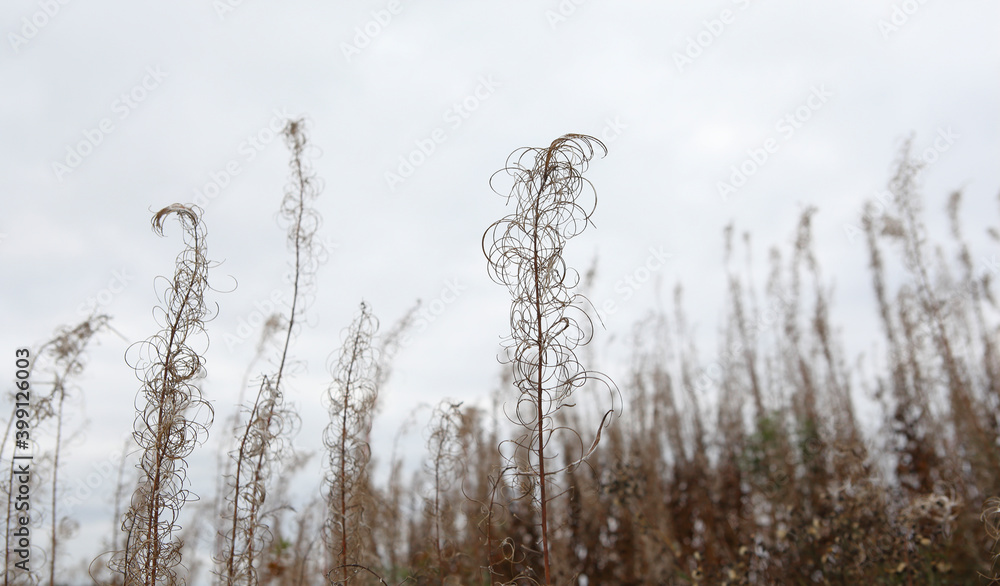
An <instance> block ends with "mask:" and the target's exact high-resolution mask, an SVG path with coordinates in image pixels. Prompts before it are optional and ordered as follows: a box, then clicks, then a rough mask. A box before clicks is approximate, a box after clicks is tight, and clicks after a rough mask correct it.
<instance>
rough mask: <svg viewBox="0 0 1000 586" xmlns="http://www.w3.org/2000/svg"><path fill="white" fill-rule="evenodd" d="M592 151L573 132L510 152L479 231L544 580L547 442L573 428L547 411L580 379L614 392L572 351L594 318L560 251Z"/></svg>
mask: <svg viewBox="0 0 1000 586" xmlns="http://www.w3.org/2000/svg"><path fill="white" fill-rule="evenodd" d="M597 151H602V152H605V153H606V152H607V149H606V148H605V146H604V144H603V143H602V142H601V141H599V140H597V139H596V138H594V137H591V136H585V135H581V134H567V135H565V136H563V137H561V138H558V139H556V140H555V141H553V142H552V144H551V145H549V146H548V147H547V148H523V149H519V150H517V151H514V153H513V154H511V156H510V157H509V158H508V160H507V165H506V166H505V167H504V168H503V169H501V170H500V171H498V172H497V173H496V174H494V176H493V179H491V181H490V184H491V186H492V185H493V184H494V180H495V179H496V178H497V177H498V175H500V174H503V173H506V174H507V175H509V176H511V177H512V178H513V185H512V187H511V189H510V192H509V195H508V196H507V197H508V201H509V200H510V199H514V200H515V201H516V205H517V208H516V210H515V212H514V213H513V214H511V215H509V216H506V217H504V218H502V219H501V220H499V221H497V222H495V223H494V224H493V225H491V226H490V227H489V229H487V230H486V233H485V234H484V235H483V252H484V254H485V255H486V257H487V259H488V261H489V265H488V266H489V274H490V277H491V278H492V279H493V280H494V281H496V282H497V283H499V284H502V285H506V286H507V288H508V289H509V290H510V294H511V299H512V303H511V311H510V328H511V337H510V339H509V340H508V341H507V344H506V349H507V360H508V361H509V362H510V363H511V365H512V369H513V376H514V384H515V385H516V386H517V388H518V390H519V391H520V395H519V397H518V401H517V406H516V408H515V409H514V410H513V413H512V414H510V415H509V417H510V418H511V420H512V421H513V422H514V423H516V424H518V425H520V426H521V427H523V428H524V430H525V433H524V435H522V436H521V437H519V438H517V439H515V440H512V442H510V443H512V444H513V446H511V447H512V448H513V449H511V450H508V452H509V453H515V454H516V453H529V454H531V455H532V458H530V459H528V460H527V461H520V462H518V463H516V465H514V463H512V466H511V469H512V470H516V472H515V474H516V475H517V478H516V479H514V483H515V485H520V486H523V487H526V489H525V493H526V496H528V497H530V498H531V499H533V500H534V501H535V502H536V504H537V505H538V509H539V512H540V517H541V519H540V525H541V527H540V529H541V532H540V540H541V550H542V558H543V564H544V572H545V583H546V584H548V583H551V580H550V570H549V551H548V521H547V518H546V517H547V502H548V501H549V500H550V499H551V498H554V497H553V496H550V494H549V488H550V485H551V483H552V479H551V478H549V476H550V475H553V474H557V473H558V472H561V470H559V469H556V468H555V467H554V461H553V460H554V458H555V457H556V454H553V453H552V450H549V449H548V444H549V442H550V441H551V439H552V436H553V434H554V433H555V432H556V431H560V430H563V431H567V432H569V433H573V434H576V432H574V431H573V430H571V429H568V428H565V427H560V426H558V425H557V424H556V422H555V415H556V412H557V411H558V410H559V409H560V408H561V407H565V406H567V403H566V401H567V399H568V398H569V397H570V396H571V395H572V394H573V392H574V391H576V390H577V389H579V388H580V387H582V386H583V385H584V384H585V383H586V382H587V381H588V380H591V379H597V380H600V381H601V382H602V383H603V384H605V385H607V387H608V388H609V389H612V391H614V384H613V383H611V382H610V381H609V380H608V379H607V378H606V377H605V376H603V375H601V374H600V373H595V372H591V371H587V370H586V369H584V368H583V366H582V365H581V364H580V363H579V361H578V360H577V358H576V354H575V353H574V350H575V349H576V348H577V347H578V346H580V345H582V344H586V343H587V342H589V340H590V332H591V331H592V330H593V324H592V323H591V320H590V318H589V317H588V316H587V314H586V312H584V311H582V310H581V309H580V307H581V302H583V301H585V300H584V299H583V298H582V296H580V295H578V294H573V293H571V290H572V289H573V288H574V287H575V286H576V285H577V284H578V283H579V281H580V278H579V275H578V274H577V273H576V272H575V271H573V270H571V269H569V268H567V266H566V263H565V261H564V259H563V256H562V255H563V249H564V247H565V245H566V242H567V241H568V240H569V239H570V238H572V237H574V236H576V235H578V234H580V233H581V232H583V230H584V229H586V227H587V226H588V225H590V224H591V216H592V215H593V213H594V209H595V207H596V205H597V195H596V192H595V191H594V188H593V186H592V185H591V183H590V182H589V181H588V180H587V179H585V178H584V177H583V175H582V172H583V171H584V170H586V168H587V166H588V164H589V162H590V160H591V159H592V158H593V157H594V155H595V154H596V152H597ZM494 191H496V188H495V187H494ZM611 413H613V410H611V411H609V412H608V415H605V417H604V419H603V420H602V422H601V424H600V426H599V427H598V431H597V433H596V434H595V436H596V438H597V439H595V441H594V443H593V444H592V445H591V448H590V449H589V450H588V451H587V453H586V454H585V455H584V456H583V457H586V455H589V453H590V452H592V451H593V450H594V449H595V448H596V446H597V441H599V439H600V429H601V428H602V427H603V426H604V425H605V423H606V422H607V421H608V419H609V417H610V414H611ZM577 438H579V436H578V435H577ZM582 451H583V450H582V447H581V452H582ZM582 459H583V458H581V459H580V460H578V461H577V463H579V462H580V461H582Z"/></svg>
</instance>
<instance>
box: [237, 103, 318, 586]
mask: <svg viewBox="0 0 1000 586" xmlns="http://www.w3.org/2000/svg"><path fill="white" fill-rule="evenodd" d="M284 137H285V142H286V144H287V145H288V148H289V150H290V151H291V152H292V160H291V163H290V167H291V170H292V173H291V181H290V182H289V185H288V186H287V187H286V189H285V197H284V199H283V200H282V202H281V210H280V216H281V218H282V219H283V221H285V222H287V224H288V245H289V247H290V248H291V249H292V251H293V253H294V260H293V261H292V274H291V280H292V304H291V308H290V309H289V313H288V318H287V320H285V322H284V323H285V324H286V326H287V327H286V328H285V336H284V337H285V341H284V345H283V347H282V351H281V359H280V360H279V362H278V370H277V372H276V373H274V374H272V375H270V376H265V377H264V378H263V380H262V381H261V383H260V388H259V390H258V393H257V399H256V400H255V401H254V404H253V407H252V408H251V410H250V415H249V417H248V420H247V424H246V427H245V428H244V430H243V433H242V436H241V439H240V443H239V446H238V448H237V449H236V450H234V452H233V453H232V457H233V459H234V460H235V462H236V470H235V472H234V473H233V475H232V479H231V492H230V497H229V499H230V502H229V505H230V507H231V508H232V510H231V511H229V512H228V515H229V517H230V519H231V521H232V524H231V527H230V528H229V529H228V531H227V533H226V535H225V544H226V546H227V547H226V551H225V552H224V555H223V558H222V560H221V562H222V564H223V565H224V572H223V573H222V578H223V579H224V583H225V584H228V585H233V584H249V585H255V584H257V581H258V578H257V571H256V568H255V563H258V562H257V560H259V559H260V556H261V552H262V550H263V548H264V547H266V545H267V543H268V542H269V541H270V532H269V531H268V529H267V527H266V526H264V525H263V524H262V523H261V509H262V507H263V505H264V501H265V498H266V495H267V490H266V488H267V481H268V479H269V478H270V476H271V464H272V463H273V462H275V461H278V459H279V456H280V455H281V453H282V452H283V450H285V449H286V446H285V444H284V442H283V439H284V438H285V436H287V435H289V434H290V430H289V428H291V427H294V425H295V423H296V421H297V417H296V415H295V413H294V412H292V411H291V409H289V408H288V407H286V406H285V403H284V395H283V385H282V378H283V376H284V373H285V367H286V365H287V363H288V350H289V347H290V346H291V343H292V339H293V337H294V335H295V333H296V332H297V331H298V329H297V328H298V326H299V321H300V319H301V318H302V314H303V312H304V311H305V306H306V304H307V302H308V299H309V295H310V292H311V289H312V284H313V278H314V276H315V272H316V268H317V267H318V265H319V256H320V255H321V250H320V247H319V244H318V243H317V241H316V231H317V229H318V228H319V222H320V217H319V213H318V212H316V210H315V209H314V208H312V207H311V205H310V204H311V202H312V200H313V199H315V198H316V196H317V195H318V193H319V190H320V185H319V181H318V180H317V179H316V177H315V176H314V175H313V174H312V172H311V170H310V168H309V165H308V160H307V158H306V150H307V139H306V134H305V123H304V122H303V121H302V120H293V121H289V122H288V124H287V125H286V126H285V130H284Z"/></svg>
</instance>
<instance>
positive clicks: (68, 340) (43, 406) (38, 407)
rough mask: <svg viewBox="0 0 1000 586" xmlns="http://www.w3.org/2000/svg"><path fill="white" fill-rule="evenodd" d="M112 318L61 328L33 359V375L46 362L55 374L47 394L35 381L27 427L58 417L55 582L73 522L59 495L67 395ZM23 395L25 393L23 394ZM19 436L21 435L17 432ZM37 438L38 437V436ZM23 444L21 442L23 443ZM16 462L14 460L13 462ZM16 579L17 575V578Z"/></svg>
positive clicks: (52, 539)
mask: <svg viewBox="0 0 1000 586" xmlns="http://www.w3.org/2000/svg"><path fill="white" fill-rule="evenodd" d="M109 319H110V318H109V317H108V316H107V315H103V314H94V315H91V316H90V317H88V318H87V319H85V320H84V321H82V322H80V323H79V324H77V325H76V326H74V327H63V328H60V329H59V331H58V333H57V334H56V335H55V337H53V338H52V339H51V340H49V341H47V342H45V343H44V344H42V345H41V346H39V347H38V349H37V350H36V351H35V357H34V359H32V361H31V364H30V366H29V367H28V368H29V371H30V372H31V374H30V376H31V377H32V378H36V377H37V376H38V375H36V374H35V369H36V367H37V366H38V365H39V364H44V366H43V367H42V368H41V370H42V371H43V372H44V373H45V374H44V375H43V376H46V377H48V376H51V381H52V382H51V383H50V384H51V385H52V390H51V391H50V392H49V393H47V394H44V395H41V396H38V391H37V389H39V388H42V387H43V385H44V383H40V382H39V383H35V384H34V392H35V397H34V399H33V402H34V405H33V407H34V408H33V409H30V410H29V411H28V419H27V421H28V425H27V429H39V428H40V427H41V426H42V425H44V424H45V423H47V421H48V420H50V419H52V420H54V425H55V430H54V432H55V433H54V435H55V438H54V439H55V444H54V446H53V448H52V453H51V464H50V466H51V474H52V481H51V485H52V487H51V493H52V499H51V509H50V510H49V511H48V516H49V532H50V535H49V548H50V551H49V552H48V554H47V555H48V560H47V561H48V569H49V580H48V581H49V584H50V586H51V585H54V584H55V580H56V563H57V560H58V558H59V537H60V533H63V531H61V527H63V526H70V525H72V522H71V521H70V520H69V519H67V518H66V517H63V518H60V517H59V509H58V505H59V502H58V498H57V497H58V495H59V462H60V457H61V453H62V447H63V415H64V411H65V402H66V396H67V393H68V392H69V390H70V389H71V387H72V379H73V378H74V377H75V376H77V375H79V374H80V373H81V372H82V371H83V367H84V351H85V350H86V348H87V346H88V344H89V343H90V342H91V340H92V339H93V338H94V336H95V335H96V334H97V333H98V332H100V331H101V330H105V329H113V328H111V326H110V325H108V321H109ZM39 358H43V360H42V361H41V362H39V361H38V359H39ZM17 388H18V389H22V390H23V391H25V393H27V396H28V397H30V394H31V392H32V390H33V389H30V388H29V385H28V383H27V382H22V381H18V383H17ZM19 394H21V393H19ZM14 421H15V418H13V417H12V418H10V419H9V420H8V421H7V427H6V430H5V432H4V436H3V440H2V441H0V453H5V452H4V451H5V449H6V445H7V439H8V438H10V437H11V429H12V426H13V423H14ZM17 436H18V438H20V437H21V434H20V433H18V434H17ZM36 437H37V436H36ZM19 443H20V442H19ZM48 457H49V455H48V454H46V455H43V456H42V458H41V459H43V460H44V459H48ZM12 464H13V462H12ZM14 478H15V476H14V474H13V472H12V473H11V474H10V476H9V478H8V482H7V485H6V486H5V491H6V493H7V499H6V500H7V515H6V528H5V540H4V542H5V543H13V540H12V535H11V528H12V522H13V521H15V519H14V511H15V507H14V503H13V497H14V494H15V492H14V490H13V488H14V486H13V483H14ZM31 483H32V492H37V491H38V490H39V489H40V488H41V485H42V474H39V468H38V467H36V468H35V474H32V475H31ZM33 508H34V509H35V510H36V512H40V509H41V507H40V505H38V504H35V505H34V506H33ZM6 551H7V555H6V562H5V572H9V571H10V570H11V569H12V568H11V567H10V566H11V565H12V564H11V563H10V558H11V553H12V552H11V550H10V548H7V550H6ZM36 574H37V572H36V571H35V570H34V569H29V571H28V574H27V575H28V576H30V577H31V579H33V580H35V579H38V577H37V575H36ZM10 579H11V576H9V575H7V574H5V578H4V582H5V583H6V582H8V581H9V580H10ZM15 580H16V578H15Z"/></svg>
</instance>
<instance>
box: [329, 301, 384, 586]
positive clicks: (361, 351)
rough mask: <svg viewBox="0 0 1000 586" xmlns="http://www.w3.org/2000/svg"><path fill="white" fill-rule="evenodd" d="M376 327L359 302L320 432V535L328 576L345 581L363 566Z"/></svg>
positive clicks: (374, 394)
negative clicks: (323, 488) (323, 460)
mask: <svg viewBox="0 0 1000 586" xmlns="http://www.w3.org/2000/svg"><path fill="white" fill-rule="evenodd" d="M377 330H378V321H377V320H376V319H375V318H374V317H373V316H372V314H371V310H370V309H368V306H367V305H366V304H365V303H362V304H361V313H360V314H359V315H358V317H356V318H355V320H354V323H352V324H351V326H350V327H349V328H348V330H347V332H346V335H345V337H344V343H343V346H342V347H341V350H340V355H339V357H338V358H337V361H336V362H331V364H330V375H331V376H332V377H333V381H332V382H331V383H330V386H329V388H328V389H327V393H326V395H325V400H326V402H327V403H328V405H329V410H330V423H329V425H327V427H326V430H325V432H324V434H323V444H324V445H325V446H326V449H327V453H328V455H329V462H328V466H329V468H328V470H327V474H328V476H327V482H326V484H327V519H326V525H325V526H324V527H323V535H324V539H325V541H326V545H327V553H328V557H329V562H328V564H329V565H328V572H327V574H328V576H330V577H331V579H337V583H338V584H343V585H346V584H347V582H348V580H349V579H350V577H351V576H353V575H354V574H355V572H356V571H357V570H360V569H365V570H366V569H367V568H365V567H363V566H364V561H363V560H362V559H360V556H361V553H362V552H361V543H362V541H363V538H364V535H363V531H364V511H365V500H366V499H367V498H368V497H369V494H368V492H369V491H368V486H367V485H368V478H367V474H366V470H365V468H366V466H367V464H368V460H369V459H370V458H371V451H370V449H369V446H368V442H367V438H368V432H369V431H370V430H371V423H372V422H371V418H372V413H373V411H374V407H375V401H376V400H377V398H378V387H377V386H376V377H377V374H378V357H377V356H376V351H375V348H374V347H373V345H372V338H373V337H374V336H375V332H376V331H377ZM369 571H370V570H369Z"/></svg>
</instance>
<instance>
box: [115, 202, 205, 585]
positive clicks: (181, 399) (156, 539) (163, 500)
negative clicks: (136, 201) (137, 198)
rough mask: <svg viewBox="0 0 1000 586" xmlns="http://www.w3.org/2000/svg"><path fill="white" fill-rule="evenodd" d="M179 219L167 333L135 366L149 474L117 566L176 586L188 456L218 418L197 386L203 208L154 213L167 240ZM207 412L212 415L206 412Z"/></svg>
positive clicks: (136, 577)
mask: <svg viewBox="0 0 1000 586" xmlns="http://www.w3.org/2000/svg"><path fill="white" fill-rule="evenodd" d="M171 214H174V215H176V216H177V218H178V220H179V221H180V222H181V226H182V227H183V228H184V233H185V240H186V245H187V246H186V247H185V249H184V251H183V252H181V254H180V255H179V256H178V257H177V263H176V270H175V272H174V278H173V281H172V282H171V283H170V284H169V285H168V286H167V289H166V291H165V292H164V299H163V307H160V308H158V310H159V313H158V318H159V319H160V320H161V321H162V322H163V323H164V329H163V330H162V331H160V333H158V334H156V335H155V336H153V337H151V338H149V339H148V340H146V341H145V342H142V343H141V344H139V345H138V346H137V347H136V348H135V351H136V352H137V353H138V354H139V356H138V357H137V358H136V359H135V360H136V361H135V362H134V363H132V365H133V368H135V370H136V372H137V373H138V374H139V377H140V378H141V379H142V381H143V387H142V391H141V393H142V396H143V397H144V398H145V403H146V404H145V406H144V407H143V408H142V409H141V410H139V412H138V415H137V416H136V419H135V432H134V433H133V437H134V438H135V441H136V443H137V444H138V445H139V449H140V450H142V459H141V461H140V464H139V468H140V470H141V473H142V476H141V480H140V484H139V486H138V487H137V488H136V490H135V492H134V493H133V495H132V503H131V506H130V508H129V510H128V511H127V512H126V513H125V519H124V521H123V523H122V530H123V531H125V533H126V534H127V540H126V544H125V550H124V551H120V552H118V553H116V555H115V556H114V558H113V559H112V561H111V564H112V568H113V569H114V570H116V571H118V572H120V573H122V574H124V579H125V584H126V586H132V585H138V584H142V585H144V586H154V585H156V584H173V583H175V581H176V571H175V569H174V568H175V567H176V566H177V565H178V564H179V563H180V561H181V542H180V540H178V539H176V538H175V537H174V533H175V532H176V531H177V530H178V529H179V525H178V524H177V517H178V514H179V513H180V510H181V507H182V505H183V504H184V503H185V502H186V501H187V500H189V498H190V491H189V490H187V489H186V488H185V486H184V485H185V482H186V480H187V462H186V458H187V457H188V456H190V454H191V451H192V450H193V449H194V446H195V445H196V444H197V443H198V442H199V441H200V440H201V439H203V438H204V436H205V435H206V434H207V431H208V426H209V425H210V424H211V417H212V407H211V405H210V404H209V403H208V402H207V401H205V400H204V399H203V398H202V394H201V389H199V388H198V385H197V384H196V381H197V379H199V378H201V377H202V376H203V375H204V365H203V363H204V359H203V358H202V356H201V355H199V354H198V352H197V351H196V349H195V348H194V347H193V346H192V344H193V343H196V342H198V341H199V340H198V338H204V337H205V330H204V322H205V318H206V316H207V315H208V308H207V306H206V305H205V299H204V295H205V290H206V289H207V288H208V268H209V262H208V260H207V259H206V258H205V228H204V224H203V223H202V222H201V211H200V210H199V209H198V208H195V207H187V206H184V205H181V204H173V205H170V206H167V207H165V208H163V209H162V210H160V211H158V212H157V213H156V214H155V215H154V216H153V220H152V224H153V231H154V232H156V233H157V234H159V235H161V236H162V235H163V222H164V220H165V219H166V218H167V216H170V215H171ZM202 342H203V343H204V340H202ZM202 410H204V411H206V412H207V416H206V415H205V414H202V413H199V412H200V411H202ZM199 416H200V417H204V421H201V420H199V419H197V417H199Z"/></svg>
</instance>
